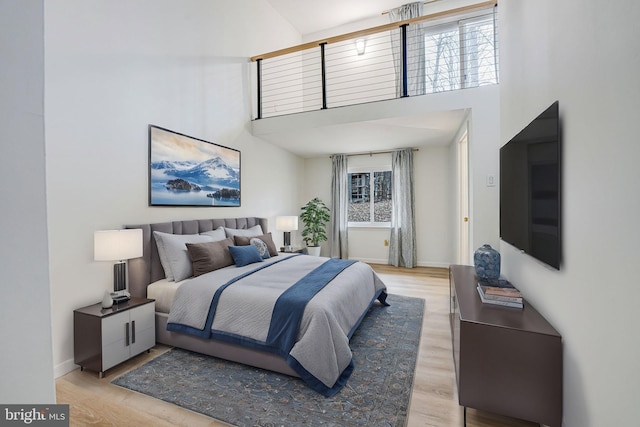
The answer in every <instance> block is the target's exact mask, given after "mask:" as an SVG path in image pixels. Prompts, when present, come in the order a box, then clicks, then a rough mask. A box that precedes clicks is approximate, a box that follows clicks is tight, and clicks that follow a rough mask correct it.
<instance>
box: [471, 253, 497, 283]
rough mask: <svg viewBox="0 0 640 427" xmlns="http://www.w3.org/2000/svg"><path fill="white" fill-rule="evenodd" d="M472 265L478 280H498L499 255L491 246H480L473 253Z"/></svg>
mask: <svg viewBox="0 0 640 427" xmlns="http://www.w3.org/2000/svg"><path fill="white" fill-rule="evenodd" d="M473 264H474V265H475V267H476V275H477V276H478V278H479V279H498V278H499V277H500V253H499V252H498V251H496V250H495V249H493V248H492V247H491V245H482V246H480V247H479V248H478V249H477V250H476V251H475V253H474V254H473Z"/></svg>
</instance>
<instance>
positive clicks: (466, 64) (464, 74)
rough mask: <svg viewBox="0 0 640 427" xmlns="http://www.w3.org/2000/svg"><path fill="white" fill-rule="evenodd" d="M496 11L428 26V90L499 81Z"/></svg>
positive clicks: (426, 57)
mask: <svg viewBox="0 0 640 427" xmlns="http://www.w3.org/2000/svg"><path fill="white" fill-rule="evenodd" d="M495 25H496V16H495V12H493V13H490V14H486V15H482V16H477V17H473V18H468V19H464V20H461V21H458V22H454V23H448V24H442V25H438V26H434V27H430V28H425V32H424V41H425V43H424V45H425V86H426V88H425V91H426V93H435V92H444V91H449V90H456V89H464V88H469V87H477V86H483V85H487V84H496V83H498V45H497V30H496V26H495Z"/></svg>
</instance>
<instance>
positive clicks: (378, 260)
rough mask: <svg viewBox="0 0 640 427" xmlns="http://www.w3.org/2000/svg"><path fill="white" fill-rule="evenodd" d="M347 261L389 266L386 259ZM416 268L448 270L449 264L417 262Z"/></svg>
mask: <svg viewBox="0 0 640 427" xmlns="http://www.w3.org/2000/svg"><path fill="white" fill-rule="evenodd" d="M349 259H354V260H356V261H362V262H365V263H367V264H383V265H389V260H388V259H376V258H351V257H349ZM416 265H417V266H418V267H433V268H449V266H450V265H451V263H445V262H428V261H418V263H417V264H416Z"/></svg>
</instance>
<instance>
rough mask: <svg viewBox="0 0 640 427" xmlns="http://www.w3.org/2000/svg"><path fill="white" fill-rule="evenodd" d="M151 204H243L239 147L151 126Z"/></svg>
mask: <svg viewBox="0 0 640 427" xmlns="http://www.w3.org/2000/svg"><path fill="white" fill-rule="evenodd" d="M149 205H150V206H240V151H238V150H234V149H232V148H228V147H223V146H221V145H218V144H213V143H211V142H207V141H204V140H201V139H197V138H193V137H190V136H186V135H182V134H180V133H177V132H173V131H170V130H167V129H163V128H161V127H158V126H153V125H150V126H149Z"/></svg>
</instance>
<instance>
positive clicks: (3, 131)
mask: <svg viewBox="0 0 640 427" xmlns="http://www.w3.org/2000/svg"><path fill="white" fill-rule="evenodd" d="M43 3H44V2H43V1H42V0H32V1H28V2H27V1H20V2H16V1H11V0H0V58H2V67H0V93H1V94H2V96H0V141H1V142H0V181H1V182H2V183H3V184H2V186H0V198H1V199H2V221H0V242H1V243H0V271H2V281H3V285H2V292H3V301H2V309H0V337H1V338H2V363H0V378H2V380H1V381H0V402H2V403H3V404H9V403H23V404H25V403H34V404H35V403H40V404H43V403H55V401H56V397H55V385H54V382H53V357H52V350H51V327H50V319H51V295H50V291H49V259H48V244H47V206H46V184H45V138H44V96H43V95H44V91H43V87H44V37H43V33H44V10H43V9H44V6H43Z"/></svg>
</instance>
